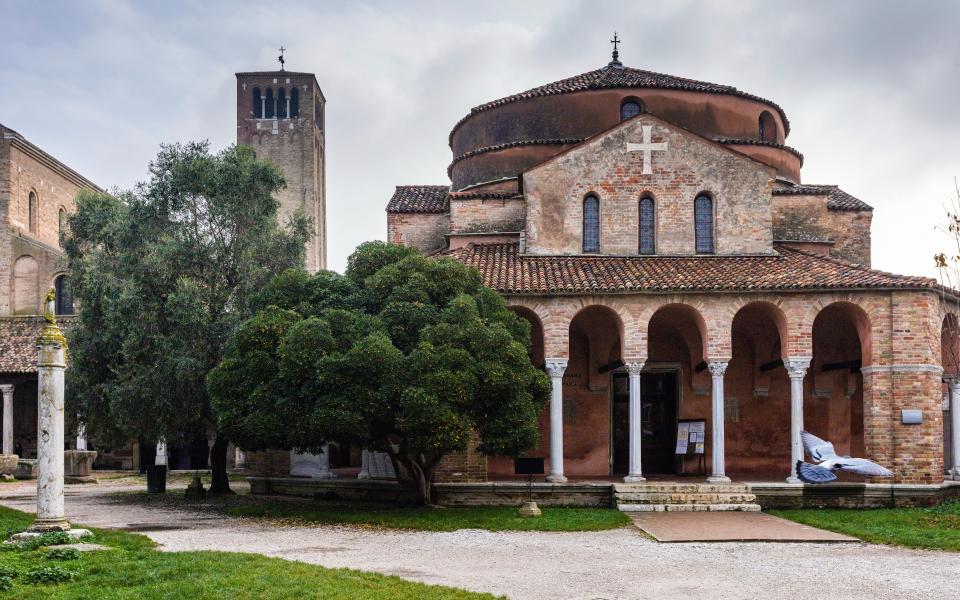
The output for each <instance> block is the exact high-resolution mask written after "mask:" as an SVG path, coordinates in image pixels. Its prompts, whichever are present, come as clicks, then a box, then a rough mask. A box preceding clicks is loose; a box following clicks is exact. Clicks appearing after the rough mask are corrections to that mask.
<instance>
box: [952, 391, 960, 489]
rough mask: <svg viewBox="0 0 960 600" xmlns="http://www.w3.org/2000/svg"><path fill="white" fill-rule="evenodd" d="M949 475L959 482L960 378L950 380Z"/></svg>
mask: <svg viewBox="0 0 960 600" xmlns="http://www.w3.org/2000/svg"><path fill="white" fill-rule="evenodd" d="M949 386H950V453H951V454H952V455H953V456H952V459H953V460H951V461H950V466H951V468H950V475H951V476H952V477H953V478H954V479H958V480H960V377H954V378H952V379H951V380H950V383H949Z"/></svg>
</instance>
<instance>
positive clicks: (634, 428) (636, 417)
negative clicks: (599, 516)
mask: <svg viewBox="0 0 960 600" xmlns="http://www.w3.org/2000/svg"><path fill="white" fill-rule="evenodd" d="M642 371H643V363H642V362H629V363H627V373H629V374H630V418H629V425H630V465H629V470H628V473H627V476H626V477H624V478H623V481H624V482H625V483H641V482H644V481H646V480H647V478H646V477H644V476H643V467H642V465H641V459H642V456H641V452H640V444H641V441H642V439H641V438H642V434H643V426H642V425H643V424H642V422H641V421H642V419H643V416H642V415H641V410H640V408H641V395H640V373H641V372H642Z"/></svg>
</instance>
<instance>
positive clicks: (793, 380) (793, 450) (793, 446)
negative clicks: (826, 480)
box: [783, 358, 810, 483]
mask: <svg viewBox="0 0 960 600" xmlns="http://www.w3.org/2000/svg"><path fill="white" fill-rule="evenodd" d="M783 366H784V367H786V369H787V375H788V376H789V377H790V476H789V477H787V483H802V482H801V481H800V478H799V477H797V463H798V462H799V461H801V460H803V440H801V439H800V432H801V431H803V378H804V376H805V375H806V374H807V368H808V367H809V366H810V359H809V358H787V359H784V361H783Z"/></svg>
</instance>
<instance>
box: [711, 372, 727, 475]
mask: <svg viewBox="0 0 960 600" xmlns="http://www.w3.org/2000/svg"><path fill="white" fill-rule="evenodd" d="M727 364H728V363H726V362H720V361H716V362H711V363H710V364H709V365H708V366H709V367H710V375H711V376H712V377H713V382H712V383H713V385H712V386H711V387H712V392H711V393H712V398H711V399H712V404H713V428H712V433H713V471H712V472H711V474H710V477H707V483H730V478H729V477H727V475H726V473H725V470H726V458H725V456H724V448H723V435H724V434H723V420H724V411H723V374H724V373H726V372H727Z"/></svg>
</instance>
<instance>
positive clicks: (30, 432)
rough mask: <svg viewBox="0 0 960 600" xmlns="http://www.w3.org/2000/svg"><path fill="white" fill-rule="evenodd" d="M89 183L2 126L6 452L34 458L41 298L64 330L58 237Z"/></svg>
mask: <svg viewBox="0 0 960 600" xmlns="http://www.w3.org/2000/svg"><path fill="white" fill-rule="evenodd" d="M81 189H90V190H99V189H100V188H98V187H97V186H96V185H94V184H93V183H92V182H91V181H90V180H88V179H87V178H85V177H84V176H83V175H80V174H79V173H77V172H76V171H74V170H73V169H71V168H70V167H69V166H67V165H66V164H64V163H62V162H60V161H59V160H57V159H56V158H54V157H53V156H51V155H50V154H48V153H47V152H45V151H43V150H42V149H40V148H39V147H37V146H36V145H34V144H32V143H31V142H30V141H29V140H27V139H26V138H24V137H23V136H22V135H20V134H19V133H17V132H16V131H14V130H12V129H10V128H8V127H5V126H3V125H2V124H0V392H2V396H3V432H4V435H3V448H2V449H3V454H14V453H16V454H19V455H20V456H21V457H22V458H35V457H36V440H37V370H36V362H37V349H36V341H37V337H38V336H39V335H40V329H41V327H42V323H43V318H42V317H41V316H40V315H41V313H42V303H43V299H44V297H45V296H46V294H47V290H49V289H50V288H51V287H53V288H55V289H56V291H57V303H56V308H57V313H58V314H59V315H63V316H65V318H64V319H62V320H63V321H64V323H65V326H66V327H69V325H70V323H71V319H70V317H69V316H68V315H72V314H73V301H72V299H71V297H70V292H69V286H68V285H67V280H66V277H65V275H64V270H65V267H66V265H65V261H64V259H63V252H62V250H61V248H60V234H61V232H62V231H63V228H64V227H65V225H66V219H67V215H69V214H71V213H72V212H73V210H74V199H75V198H76V195H77V192H79V191H80V190H81Z"/></svg>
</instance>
